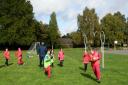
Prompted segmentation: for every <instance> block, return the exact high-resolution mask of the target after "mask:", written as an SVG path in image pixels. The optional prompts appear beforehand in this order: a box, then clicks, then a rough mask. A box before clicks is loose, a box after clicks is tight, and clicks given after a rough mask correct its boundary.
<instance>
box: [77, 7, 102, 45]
mask: <svg viewBox="0 0 128 85" xmlns="http://www.w3.org/2000/svg"><path fill="white" fill-rule="evenodd" d="M77 20H78V21H77V22H78V29H79V31H80V32H81V33H82V34H86V35H87V38H88V44H89V45H91V44H93V43H94V41H93V40H95V39H96V37H94V32H96V31H98V32H99V31H100V26H99V21H98V20H99V19H98V16H97V14H96V13H95V9H88V8H87V7H86V8H85V10H84V11H83V14H82V15H78V19H77ZM97 38H98V37H97ZM97 41H98V40H97ZM99 41H100V40H99ZM96 43H97V42H96Z"/></svg>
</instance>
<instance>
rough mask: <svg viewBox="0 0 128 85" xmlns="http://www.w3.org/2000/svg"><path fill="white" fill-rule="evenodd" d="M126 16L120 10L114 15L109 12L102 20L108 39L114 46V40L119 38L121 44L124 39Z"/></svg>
mask: <svg viewBox="0 0 128 85" xmlns="http://www.w3.org/2000/svg"><path fill="white" fill-rule="evenodd" d="M125 21H126V20H125V16H124V15H122V14H121V13H120V12H116V13H114V14H113V15H112V14H110V13H109V14H107V15H106V16H105V17H103V19H102V20H101V25H102V27H103V30H104V31H105V34H106V41H107V43H108V45H109V44H110V45H112V46H114V41H115V40H117V41H118V42H119V43H120V44H121V43H123V40H124V29H125V25H126V23H125Z"/></svg>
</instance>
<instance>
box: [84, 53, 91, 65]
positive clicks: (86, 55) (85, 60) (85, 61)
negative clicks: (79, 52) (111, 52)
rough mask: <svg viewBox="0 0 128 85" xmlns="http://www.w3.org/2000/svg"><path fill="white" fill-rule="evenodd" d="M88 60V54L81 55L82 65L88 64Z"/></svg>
mask: <svg viewBox="0 0 128 85" xmlns="http://www.w3.org/2000/svg"><path fill="white" fill-rule="evenodd" d="M90 60H91V58H90V56H89V54H88V53H86V52H84V53H83V63H84V64H88V63H89V62H90Z"/></svg>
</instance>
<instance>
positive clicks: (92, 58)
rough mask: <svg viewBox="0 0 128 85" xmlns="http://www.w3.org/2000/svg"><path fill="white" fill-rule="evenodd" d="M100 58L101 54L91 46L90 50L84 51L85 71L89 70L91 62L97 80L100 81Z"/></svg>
mask: <svg viewBox="0 0 128 85" xmlns="http://www.w3.org/2000/svg"><path fill="white" fill-rule="evenodd" d="M100 59H101V55H100V53H98V51H96V50H92V49H91V48H89V50H88V51H86V50H85V51H84V53H83V64H84V69H85V71H86V70H87V64H88V63H89V62H91V66H92V70H93V72H94V74H95V76H96V78H97V82H98V83H100V78H101V75H100Z"/></svg>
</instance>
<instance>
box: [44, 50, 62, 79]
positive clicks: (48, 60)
mask: <svg viewBox="0 0 128 85" xmlns="http://www.w3.org/2000/svg"><path fill="white" fill-rule="evenodd" d="M58 59H59V62H60V66H63V61H64V52H63V50H62V48H61V49H60V51H59V53H58ZM53 63H54V51H53V49H51V50H50V49H49V50H48V51H47V54H46V55H45V57H44V72H45V74H46V75H48V78H50V77H51V67H53V66H54V64H53Z"/></svg>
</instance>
